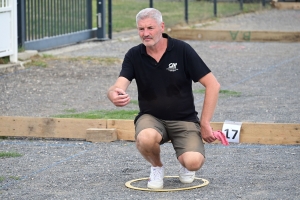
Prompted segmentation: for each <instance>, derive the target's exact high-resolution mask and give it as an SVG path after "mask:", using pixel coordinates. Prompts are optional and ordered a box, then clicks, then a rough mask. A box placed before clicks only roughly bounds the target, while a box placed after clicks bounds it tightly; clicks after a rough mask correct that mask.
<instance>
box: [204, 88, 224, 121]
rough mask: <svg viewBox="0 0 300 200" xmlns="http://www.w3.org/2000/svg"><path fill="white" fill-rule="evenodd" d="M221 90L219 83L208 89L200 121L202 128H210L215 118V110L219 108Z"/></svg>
mask: <svg viewBox="0 0 300 200" xmlns="http://www.w3.org/2000/svg"><path fill="white" fill-rule="evenodd" d="M219 90H220V84H219V83H216V84H213V85H210V86H207V87H206V90H205V97H204V102H203V108H202V114H201V119H200V124H201V126H210V121H211V119H212V117H213V114H214V112H215V108H216V106H217V102H218V96H219Z"/></svg>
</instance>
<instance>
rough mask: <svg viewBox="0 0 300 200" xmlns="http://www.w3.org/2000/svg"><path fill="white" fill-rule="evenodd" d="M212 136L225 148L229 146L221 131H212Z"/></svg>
mask: <svg viewBox="0 0 300 200" xmlns="http://www.w3.org/2000/svg"><path fill="white" fill-rule="evenodd" d="M213 134H214V136H215V137H216V138H217V139H218V140H220V141H221V143H222V144H223V145H225V146H227V145H229V143H228V141H227V138H226V136H225V135H224V133H222V131H213Z"/></svg>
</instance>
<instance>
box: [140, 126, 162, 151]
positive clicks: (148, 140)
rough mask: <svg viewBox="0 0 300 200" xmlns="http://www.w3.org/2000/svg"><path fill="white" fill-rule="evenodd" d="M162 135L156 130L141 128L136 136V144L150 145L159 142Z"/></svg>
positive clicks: (141, 145)
mask: <svg viewBox="0 0 300 200" xmlns="http://www.w3.org/2000/svg"><path fill="white" fill-rule="evenodd" d="M161 139H162V136H161V134H160V133H158V132H157V131H156V130H154V129H151V128H148V129H144V130H142V131H141V132H140V133H139V134H138V135H137V137H136V145H137V147H138V148H140V147H147V146H149V147H151V146H153V145H155V144H157V143H160V141H161Z"/></svg>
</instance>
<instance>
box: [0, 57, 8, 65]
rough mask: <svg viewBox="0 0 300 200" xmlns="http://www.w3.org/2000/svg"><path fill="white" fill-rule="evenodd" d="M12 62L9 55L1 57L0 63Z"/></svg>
mask: <svg viewBox="0 0 300 200" xmlns="http://www.w3.org/2000/svg"><path fill="white" fill-rule="evenodd" d="M9 62H10V60H9V56H5V57H1V58H0V64H8V63H9Z"/></svg>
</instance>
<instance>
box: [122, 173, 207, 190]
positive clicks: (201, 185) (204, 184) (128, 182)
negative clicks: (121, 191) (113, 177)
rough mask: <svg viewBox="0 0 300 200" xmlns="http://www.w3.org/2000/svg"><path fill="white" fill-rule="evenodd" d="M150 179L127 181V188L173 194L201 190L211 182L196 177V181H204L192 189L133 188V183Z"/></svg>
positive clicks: (191, 187)
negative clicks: (172, 192)
mask: <svg viewBox="0 0 300 200" xmlns="http://www.w3.org/2000/svg"><path fill="white" fill-rule="evenodd" d="M177 177H178V176H165V178H177ZM148 179H149V178H140V179H134V180H131V181H127V182H126V183H125V186H126V187H128V188H131V189H135V190H143V191H152V192H171V191H180V190H191V189H195V188H200V187H204V186H206V185H208V184H209V181H208V180H206V179H203V178H197V177H195V179H196V180H202V181H203V183H202V184H200V185H195V186H190V187H184V188H174V189H149V188H140V187H135V186H132V185H131V183H134V182H138V181H142V180H148Z"/></svg>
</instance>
